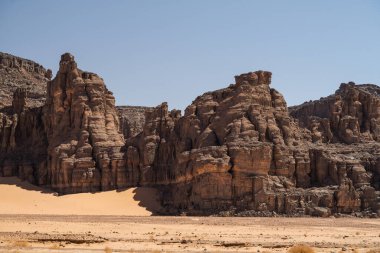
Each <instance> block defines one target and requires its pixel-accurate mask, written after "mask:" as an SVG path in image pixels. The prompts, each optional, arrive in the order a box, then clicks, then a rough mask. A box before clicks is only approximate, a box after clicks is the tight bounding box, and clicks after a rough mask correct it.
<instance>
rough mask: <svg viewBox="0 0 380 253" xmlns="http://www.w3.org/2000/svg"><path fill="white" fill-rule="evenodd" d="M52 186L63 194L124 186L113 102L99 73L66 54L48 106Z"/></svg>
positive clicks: (50, 85) (121, 142) (120, 139)
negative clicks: (80, 68) (84, 67)
mask: <svg viewBox="0 0 380 253" xmlns="http://www.w3.org/2000/svg"><path fill="white" fill-rule="evenodd" d="M44 123H45V128H46V134H47V139H48V143H49V146H48V160H47V167H48V178H49V181H50V187H51V188H52V189H54V190H57V191H59V192H62V193H76V192H85V191H98V190H109V189H114V188H116V187H123V186H125V185H126V181H125V160H124V157H123V156H124V153H123V151H122V148H123V146H124V138H123V135H122V134H121V133H120V132H119V118H118V115H117V112H116V109H115V98H114V97H113V95H112V93H111V92H110V91H108V90H107V88H106V86H105V85H104V82H103V80H102V79H101V78H100V77H99V76H97V75H96V74H93V73H89V72H83V71H81V70H79V69H78V68H77V64H76V62H75V61H74V57H73V56H72V55H70V54H64V55H62V57H61V61H60V68H59V71H58V73H57V75H56V77H55V78H54V79H53V80H52V81H51V82H49V83H48V92H47V101H46V105H45V106H44Z"/></svg>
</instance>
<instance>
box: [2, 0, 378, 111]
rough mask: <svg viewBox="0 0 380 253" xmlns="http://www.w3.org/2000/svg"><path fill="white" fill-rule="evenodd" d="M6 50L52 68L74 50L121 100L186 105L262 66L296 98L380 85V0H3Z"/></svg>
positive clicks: (289, 99)
mask: <svg viewBox="0 0 380 253" xmlns="http://www.w3.org/2000/svg"><path fill="white" fill-rule="evenodd" d="M0 51H3V52H8V53H11V54H15V55H18V56H21V57H24V58H28V59H32V60H35V61H37V62H39V63H41V64H43V65H44V66H45V67H47V68H51V69H52V70H53V73H56V71H57V68H58V62H59V57H60V55H61V54H62V53H64V52H71V53H72V54H74V55H75V57H76V60H77V62H78V65H79V67H80V68H81V69H83V70H87V71H91V72H95V73H98V74H99V75H101V76H102V77H103V79H104V80H105V82H106V84H107V87H108V88H109V89H110V90H111V91H113V92H114V95H115V97H116V102H117V104H118V105H147V106H154V105H157V104H159V103H161V102H163V101H167V102H168V103H169V107H170V108H178V109H184V108H185V107H186V106H187V105H189V104H190V103H191V101H192V100H193V99H195V98H196V96H198V95H201V94H202V93H204V92H206V91H210V90H215V89H219V88H223V87H226V86H228V85H229V84H230V83H233V80H234V79H233V77H234V75H236V74H239V73H244V72H249V71H253V70H259V69H261V70H269V71H272V73H273V78H272V87H274V88H276V89H277V90H279V91H280V92H281V93H282V94H283V95H284V96H285V98H286V100H287V102H288V105H295V104H299V103H302V102H304V101H307V100H310V99H318V98H319V97H321V96H327V95H329V94H331V93H333V92H334V91H335V90H336V89H337V88H338V87H339V84H340V83H341V82H348V81H355V82H357V83H377V84H380V64H379V60H380V1H377V0H372V1H370V0H368V1H366V0H341V1H339V0H336V1H333V0H318V1H306V0H298V1H297V0H293V1H292V0H290V1H281V0H278V1H268V0H265V1H264V0H263V1H253V0H252V1H243V0H230V1H224V0H191V1H190V0H189V1H182V0H170V1H169V0H163V1H159V0H136V1H116V0H113V1H96V0H87V1H80V0H65V1H63V0H61V1H60V0H56V1H51V0H33V1H30V0H0Z"/></svg>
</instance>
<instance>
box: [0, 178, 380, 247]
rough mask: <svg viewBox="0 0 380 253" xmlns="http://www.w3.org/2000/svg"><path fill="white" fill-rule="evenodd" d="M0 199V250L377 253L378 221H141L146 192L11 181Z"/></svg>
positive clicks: (151, 196)
mask: <svg viewBox="0 0 380 253" xmlns="http://www.w3.org/2000/svg"><path fill="white" fill-rule="evenodd" d="M0 200H1V201H0V252H14V253H16V252H33V253H36V252H41V253H44V252H62V253H68V252H70V253H71V252H72V253H74V252H75V253H77V252H79V253H80V252H107V253H110V252H148V253H149V252H150V253H158V252H215V253H216V252H219V253H220V252H261V253H264V252H287V251H288V249H289V247H291V246H293V245H297V244H306V245H309V246H311V247H313V248H314V249H315V251H316V252H329V253H332V252H359V253H367V252H369V251H370V250H374V251H373V252H372V253H374V252H380V219H358V218H339V219H336V218H325V219H322V218H225V217H169V216H151V217H147V215H150V214H151V212H152V210H153V209H154V208H159V206H158V203H157V200H156V193H155V191H154V190H152V189H149V188H134V189H128V190H125V191H119V192H116V191H109V192H103V193H95V194H74V195H68V196H61V197H57V196H55V195H54V194H53V193H52V192H48V191H44V190H42V189H39V188H37V187H34V186H31V185H29V184H25V183H21V182H20V181H18V180H17V179H15V178H13V179H9V178H8V179H6V180H5V179H4V178H0ZM148 206H149V207H148ZM74 214H75V215H74ZM120 214H123V215H120ZM128 215H132V216H128ZM136 215H140V216H136ZM144 215H145V217H144ZM375 250H376V251H375Z"/></svg>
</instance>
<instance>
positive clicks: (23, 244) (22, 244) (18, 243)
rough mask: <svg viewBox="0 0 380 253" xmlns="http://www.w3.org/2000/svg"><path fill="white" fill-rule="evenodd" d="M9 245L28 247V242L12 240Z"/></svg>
mask: <svg viewBox="0 0 380 253" xmlns="http://www.w3.org/2000/svg"><path fill="white" fill-rule="evenodd" d="M11 246H12V247H14V248H28V247H30V244H29V242H27V241H14V242H12V244H11Z"/></svg>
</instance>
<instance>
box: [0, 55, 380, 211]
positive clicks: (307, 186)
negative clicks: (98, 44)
mask: <svg viewBox="0 0 380 253" xmlns="http://www.w3.org/2000/svg"><path fill="white" fill-rule="evenodd" d="M7 57H11V56H7ZM11 58H12V57H11ZM7 59H8V58H7ZM12 59H16V58H12ZM3 62H6V64H3V65H5V66H8V67H9V66H14V64H13V63H7V62H8V60H7V61H3ZM19 65H20V64H19ZM21 65H22V66H23V65H25V64H21ZM28 66H29V65H28ZM33 66H35V65H33ZM38 66H39V65H38ZM30 69H32V68H30ZM40 69H41V71H40V72H41V73H40V72H39V71H35V70H33V73H39V74H43V75H44V76H46V75H47V76H49V74H48V72H47V71H45V72H44V71H42V70H44V69H43V68H42V67H41V66H40ZM12 71H13V70H12ZM17 71H19V70H17ZM20 73H21V74H22V75H24V76H23V78H24V77H26V76H27V74H28V75H29V72H28V73H24V72H20ZM2 75H3V74H2ZM271 76H272V74H271V73H270V72H268V71H256V72H250V73H246V74H241V75H238V76H235V84H231V85H230V86H229V87H227V88H224V89H220V90H217V91H212V92H206V93H205V94H203V95H201V96H199V97H197V98H196V99H195V100H194V101H193V103H192V104H191V105H189V106H188V107H187V108H186V110H185V113H184V115H183V116H182V115H181V112H180V111H178V110H172V111H169V110H168V105H167V104H166V103H162V104H161V105H159V106H157V107H155V108H150V107H133V106H121V107H116V106H115V99H114V97H113V95H112V93H111V92H110V91H108V89H107V88H106V86H105V84H104V81H103V80H102V79H101V78H100V77H99V76H97V75H96V74H94V73H90V72H85V71H82V70H80V69H79V68H78V67H77V64H76V62H75V60H74V57H73V56H72V55H70V54H68V53H66V54H63V55H62V56H61V61H60V67H59V71H58V72H57V74H56V76H55V78H54V79H53V80H51V81H50V80H49V78H46V77H43V78H42V77H41V78H42V79H41V80H44V82H46V84H44V85H45V87H46V99H45V98H41V99H39V100H38V101H37V102H36V103H33V106H29V105H28V101H30V92H29V90H28V89H25V88H24V87H19V88H18V89H15V90H14V93H13V94H12V97H13V99H12V101H11V102H7V105H4V106H3V107H0V113H1V115H0V116H1V118H2V121H1V124H0V142H1V153H0V175H1V176H18V177H20V178H22V179H24V180H28V181H30V182H32V183H34V184H37V185H41V186H45V187H49V188H52V189H54V190H56V191H58V192H60V193H77V192H94V191H101V190H109V189H122V188H125V187H132V186H142V185H143V186H153V187H156V188H157V189H159V191H160V192H161V202H162V204H163V206H164V209H163V210H162V212H163V213H171V214H179V213H181V212H186V213H188V214H228V215H273V214H274V213H279V214H286V215H305V214H306V215H316V216H329V215H331V214H335V213H348V214H352V213H356V214H358V215H371V216H376V215H379V214H380V192H379V190H380V162H379V161H380V145H379V142H378V140H379V112H380V109H379V108H380V104H379V95H378V94H380V88H379V87H377V86H375V85H355V84H353V83H349V84H342V85H341V87H340V88H339V90H338V91H337V92H336V94H335V95H332V96H329V97H327V98H323V99H321V100H319V101H313V102H308V103H304V104H302V105H300V106H297V107H291V108H290V109H288V107H287V105H286V102H285V100H284V98H283V96H282V95H281V94H280V93H279V92H278V91H276V90H275V89H273V88H271V87H270V83H271ZM44 78H45V79H44ZM18 80H23V79H22V78H18ZM3 86H4V87H3ZM5 86H7V85H6V84H2V87H1V88H2V89H3V90H6V89H8V88H7V87H5ZM20 86H22V82H21V84H20ZM8 90H11V89H8Z"/></svg>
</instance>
